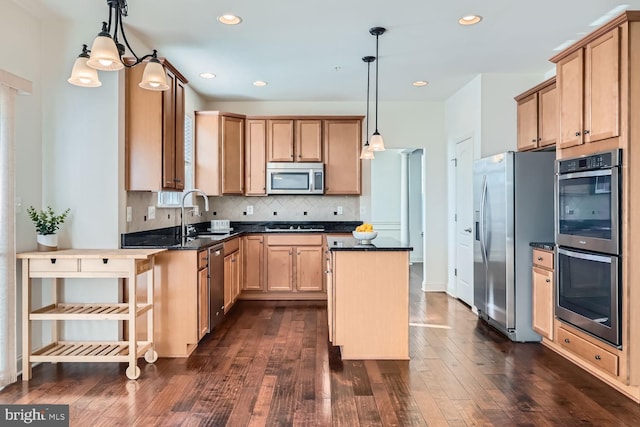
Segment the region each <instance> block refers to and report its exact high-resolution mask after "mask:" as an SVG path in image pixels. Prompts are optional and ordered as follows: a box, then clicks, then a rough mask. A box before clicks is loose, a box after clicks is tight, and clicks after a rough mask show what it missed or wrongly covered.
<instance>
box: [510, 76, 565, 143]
mask: <svg viewBox="0 0 640 427" xmlns="http://www.w3.org/2000/svg"><path fill="white" fill-rule="evenodd" d="M555 81H556V79H555V77H553V78H551V79H549V80H547V81H545V82H543V83H541V84H539V85H538V86H536V87H534V88H532V89H530V90H528V91H526V92H524V93H523V94H521V95H518V96H516V98H515V99H516V101H517V102H518V151H526V150H535V149H538V148H544V147H549V146H553V145H555V144H556V140H557V116H556V112H557V103H558V101H557V97H556V84H555Z"/></svg>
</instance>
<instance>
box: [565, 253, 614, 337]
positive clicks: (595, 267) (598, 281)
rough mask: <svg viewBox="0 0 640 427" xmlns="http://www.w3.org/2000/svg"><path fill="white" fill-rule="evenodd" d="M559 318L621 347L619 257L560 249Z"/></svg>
mask: <svg viewBox="0 0 640 427" xmlns="http://www.w3.org/2000/svg"><path fill="white" fill-rule="evenodd" d="M557 253H558V260H557V272H558V292H557V298H556V300H557V302H556V315H557V316H558V318H560V319H561V320H564V321H566V322H569V323H571V324H572V325H574V326H577V327H578V328H581V329H582V330H584V331H586V332H588V333H590V334H591V335H594V336H595V337H597V338H600V339H603V340H605V341H608V342H609V343H611V344H613V345H616V346H619V345H620V344H621V338H620V313H621V306H620V298H619V297H620V284H619V283H618V278H619V263H618V257H617V256H615V255H605V254H596V253H589V252H584V251H580V250H572V249H567V248H562V247H559V248H558V249H557Z"/></svg>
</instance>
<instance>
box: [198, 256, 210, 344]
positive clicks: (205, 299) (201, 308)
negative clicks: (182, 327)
mask: <svg viewBox="0 0 640 427" xmlns="http://www.w3.org/2000/svg"><path fill="white" fill-rule="evenodd" d="M208 331H209V254H208V252H207V250H206V249H205V250H203V251H199V252H198V340H201V339H202V337H204V336H205V335H206V334H207V332H208Z"/></svg>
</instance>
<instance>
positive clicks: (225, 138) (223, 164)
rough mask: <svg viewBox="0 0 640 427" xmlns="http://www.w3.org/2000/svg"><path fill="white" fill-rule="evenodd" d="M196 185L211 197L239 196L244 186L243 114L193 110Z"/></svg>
mask: <svg viewBox="0 0 640 427" xmlns="http://www.w3.org/2000/svg"><path fill="white" fill-rule="evenodd" d="M195 117H196V123H195V129H196V130H195V134H196V140H195V147H196V149H195V163H196V166H195V185H196V187H197V188H199V189H200V190H202V191H204V192H205V193H207V194H208V195H210V196H222V195H227V194H229V195H232V194H236V195H240V194H243V189H244V129H245V125H244V116H242V115H238V114H231V113H221V112H219V111H196V113H195Z"/></svg>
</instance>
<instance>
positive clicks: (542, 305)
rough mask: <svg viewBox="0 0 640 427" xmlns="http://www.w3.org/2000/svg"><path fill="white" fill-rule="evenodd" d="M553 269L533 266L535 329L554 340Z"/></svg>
mask: <svg viewBox="0 0 640 427" xmlns="http://www.w3.org/2000/svg"><path fill="white" fill-rule="evenodd" d="M553 288H554V286H553V271H549V270H543V269H541V268H537V267H533V330H534V331H536V332H537V333H539V334H540V335H542V336H543V337H546V338H548V339H550V340H553V312H554V301H553V294H554V292H553Z"/></svg>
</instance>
